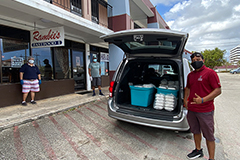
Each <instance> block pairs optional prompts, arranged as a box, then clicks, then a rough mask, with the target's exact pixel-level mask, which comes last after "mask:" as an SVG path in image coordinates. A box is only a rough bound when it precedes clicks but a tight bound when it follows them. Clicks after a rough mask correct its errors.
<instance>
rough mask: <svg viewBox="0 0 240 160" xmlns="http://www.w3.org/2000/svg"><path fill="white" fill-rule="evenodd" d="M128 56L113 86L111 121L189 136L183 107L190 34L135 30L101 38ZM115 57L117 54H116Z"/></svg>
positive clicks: (111, 91)
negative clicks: (185, 49) (184, 132)
mask: <svg viewBox="0 0 240 160" xmlns="http://www.w3.org/2000/svg"><path fill="white" fill-rule="evenodd" d="M101 38H102V39H104V40H105V42H109V43H113V44H115V45H116V46H118V47H120V48H121V49H122V50H123V51H124V52H125V58H124V59H123V60H122V62H121V63H120V64H119V66H118V68H117V70H116V72H115V74H114V76H113V79H112V81H111V83H110V87H109V91H110V96H109V100H108V114H109V116H110V117H112V118H115V119H118V120H122V121H126V122H130V123H135V124H140V125H145V126H151V127H157V128H164V129H171V130H179V131H187V130H189V125H188V123H187V120H186V114H187V110H186V109H185V108H184V107H183V97H184V87H185V85H186V77H187V76H186V75H187V74H188V73H189V71H190V70H189V69H188V68H186V67H189V65H188V64H187V63H188V62H187V61H186V60H184V59H183V58H182V56H183V52H184V47H185V44H186V41H187V39H188V33H183V32H178V31H172V30H167V29H133V30H124V31H119V32H115V33H112V34H109V35H105V36H102V37H101ZM111 54H114V53H111Z"/></svg>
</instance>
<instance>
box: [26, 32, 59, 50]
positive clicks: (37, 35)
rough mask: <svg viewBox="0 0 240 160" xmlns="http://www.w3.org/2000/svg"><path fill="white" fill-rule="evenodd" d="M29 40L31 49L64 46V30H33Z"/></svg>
mask: <svg viewBox="0 0 240 160" xmlns="http://www.w3.org/2000/svg"><path fill="white" fill-rule="evenodd" d="M30 38H31V47H32V48H42V47H56V46H64V28H63V27H56V28H48V29H42V30H34V31H31V37H30Z"/></svg>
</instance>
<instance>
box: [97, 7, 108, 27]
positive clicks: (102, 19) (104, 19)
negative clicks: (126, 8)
mask: <svg viewBox="0 0 240 160" xmlns="http://www.w3.org/2000/svg"><path fill="white" fill-rule="evenodd" d="M99 25H101V26H104V27H108V15H107V8H106V7H104V6H103V5H101V4H99Z"/></svg>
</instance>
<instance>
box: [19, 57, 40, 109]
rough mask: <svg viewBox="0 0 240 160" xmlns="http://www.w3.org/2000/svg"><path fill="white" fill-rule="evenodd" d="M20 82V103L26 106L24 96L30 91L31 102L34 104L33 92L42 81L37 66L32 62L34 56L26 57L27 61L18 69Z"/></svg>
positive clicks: (38, 89) (36, 90) (37, 89)
mask: <svg viewBox="0 0 240 160" xmlns="http://www.w3.org/2000/svg"><path fill="white" fill-rule="evenodd" d="M19 72H20V83H21V85H22V93H23V101H22V105H24V106H26V105H27V103H26V98H27V96H28V93H29V92H30V91H31V103H32V104H36V102H35V101H34V98H35V92H39V91H40V88H39V85H40V84H41V83H42V81H41V74H40V71H39V69H38V67H37V66H36V65H35V64H34V57H32V56H30V57H28V63H25V64H24V65H22V67H21V69H20V71H19Z"/></svg>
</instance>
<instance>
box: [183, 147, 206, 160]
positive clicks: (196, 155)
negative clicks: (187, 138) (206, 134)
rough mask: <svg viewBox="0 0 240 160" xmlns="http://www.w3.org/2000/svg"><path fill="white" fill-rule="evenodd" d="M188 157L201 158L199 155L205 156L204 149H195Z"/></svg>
mask: <svg viewBox="0 0 240 160" xmlns="http://www.w3.org/2000/svg"><path fill="white" fill-rule="evenodd" d="M187 157H188V159H195V158H199V157H203V151H202V149H200V150H197V149H194V150H193V151H192V152H191V153H189V154H188V155H187Z"/></svg>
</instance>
